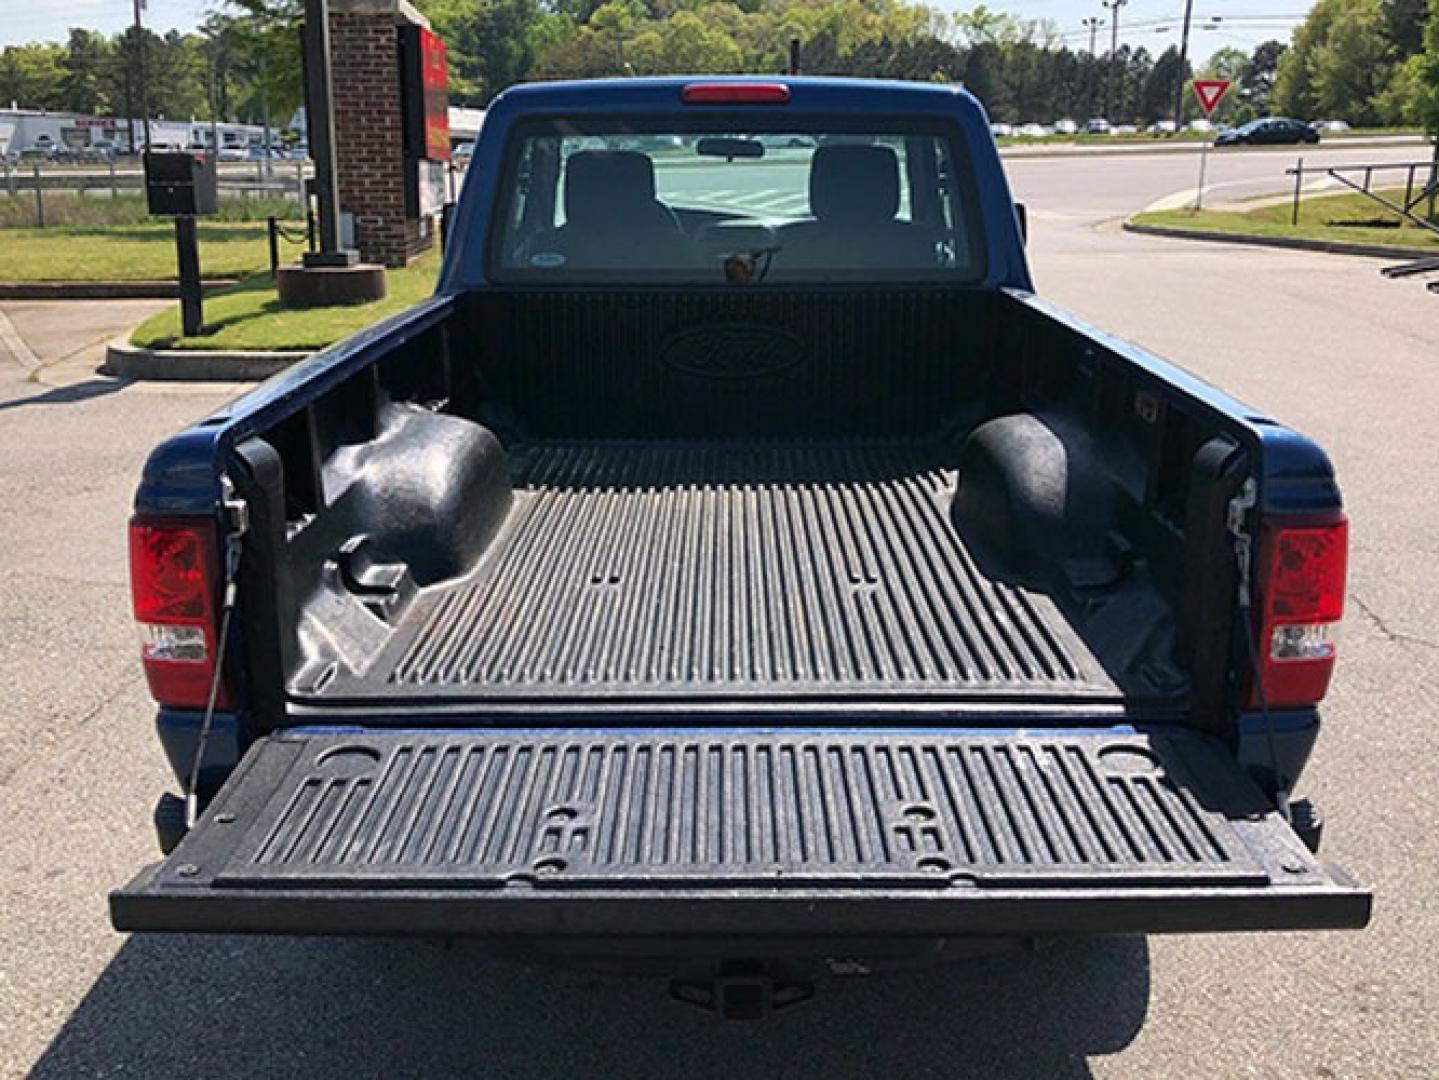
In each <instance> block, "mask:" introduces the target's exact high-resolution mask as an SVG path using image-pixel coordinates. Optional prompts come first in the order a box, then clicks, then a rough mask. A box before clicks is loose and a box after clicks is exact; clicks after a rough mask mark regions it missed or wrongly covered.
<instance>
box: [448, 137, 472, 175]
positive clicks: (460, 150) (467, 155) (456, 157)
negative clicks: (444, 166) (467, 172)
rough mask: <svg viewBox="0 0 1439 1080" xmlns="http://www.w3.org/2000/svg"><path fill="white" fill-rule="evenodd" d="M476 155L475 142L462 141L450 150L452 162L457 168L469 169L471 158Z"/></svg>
mask: <svg viewBox="0 0 1439 1080" xmlns="http://www.w3.org/2000/svg"><path fill="white" fill-rule="evenodd" d="M474 156H475V144H474V142H473V141H471V142H462V143H460V145H459V146H457V147H455V148H454V150H452V151H451V152H450V162H451V164H453V165H454V166H455V168H457V169H468V168H469V167H470V159H471V158H473V157H474Z"/></svg>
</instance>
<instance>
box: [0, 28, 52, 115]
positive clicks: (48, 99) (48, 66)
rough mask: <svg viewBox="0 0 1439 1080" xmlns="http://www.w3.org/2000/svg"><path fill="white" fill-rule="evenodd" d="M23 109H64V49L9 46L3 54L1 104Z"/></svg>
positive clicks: (49, 45)
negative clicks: (12, 103) (14, 105)
mask: <svg viewBox="0 0 1439 1080" xmlns="http://www.w3.org/2000/svg"><path fill="white" fill-rule="evenodd" d="M12 101H13V102H15V103H16V104H17V105H19V106H20V107H21V108H22V109H63V108H64V107H65V46H63V45H53V44H32V45H9V46H6V48H5V49H4V50H3V51H0V104H3V105H5V106H8V105H9V104H10V103H11V102H12Z"/></svg>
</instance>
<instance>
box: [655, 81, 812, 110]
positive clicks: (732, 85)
mask: <svg viewBox="0 0 1439 1080" xmlns="http://www.w3.org/2000/svg"><path fill="white" fill-rule="evenodd" d="M680 100H681V101H683V102H684V103H685V104H686V105H783V104H785V103H786V102H788V101H789V87H788V86H786V85H785V84H784V83H754V82H728V83H727V82H707V83H690V84H688V85H687V86H686V87H685V88H684V89H683V90H681V91H680Z"/></svg>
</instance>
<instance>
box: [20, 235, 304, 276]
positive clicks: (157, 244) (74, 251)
mask: <svg viewBox="0 0 1439 1080" xmlns="http://www.w3.org/2000/svg"><path fill="white" fill-rule="evenodd" d="M287 228H288V229H289V230H290V231H291V234H292V235H296V234H297V230H300V231H302V227H301V226H300V225H298V223H292V224H291V225H289V226H287ZM199 237H200V273H201V275H202V276H204V277H207V278H233V277H243V276H245V275H246V274H253V273H255V272H256V271H258V270H265V269H268V268H269V265H270V255H269V246H268V243H267V241H266V239H265V226H264V225H260V224H252V223H237V222H223V221H205V222H202V223H201V224H200V226H199ZM302 249H303V244H295V243H289V242H287V241H284V240H281V242H280V259H281V261H293V260H295V259H296V258H298V257H299V254H300V252H301V250H302ZM175 274H176V266H175V227H174V225H172V224H171V223H170V222H169V221H159V222H147V223H145V224H143V225H99V226H64V227H59V228H54V229H49V228H47V229H3V230H0V281H165V280H169V281H173V280H174V279H175Z"/></svg>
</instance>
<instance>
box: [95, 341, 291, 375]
mask: <svg viewBox="0 0 1439 1080" xmlns="http://www.w3.org/2000/svg"><path fill="white" fill-rule="evenodd" d="M310 355H311V354H310V353H307V352H201V351H195V352H187V351H186V350H184V349H144V348H141V347H140V346H138V345H131V344H130V343H129V342H128V341H126V340H125V339H123V338H120V339H118V340H116V341H112V342H110V344H108V345H106V346H105V364H104V366H103V367H101V368H100V371H101V372H102V373H103V374H105V375H115V376H119V377H120V378H125V379H154V380H165V381H171V382H260V381H261V380H263V379H268V378H269V377H270V376H271V375H274V374H275V373H276V372H278V371H284V370H285V368H287V367H289V366H290V365H291V364H294V363H296V362H298V361H300V360H304V359H305V358H306V357H308V356H310Z"/></svg>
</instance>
